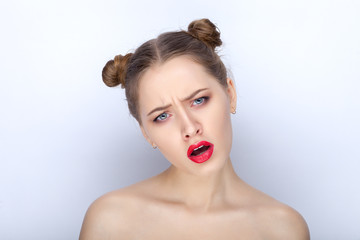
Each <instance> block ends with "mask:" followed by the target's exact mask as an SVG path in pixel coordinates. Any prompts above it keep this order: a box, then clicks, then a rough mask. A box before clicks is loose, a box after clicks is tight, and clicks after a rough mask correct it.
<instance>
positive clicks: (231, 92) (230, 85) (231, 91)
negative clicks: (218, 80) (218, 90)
mask: <svg viewBox="0 0 360 240" xmlns="http://www.w3.org/2000/svg"><path fill="white" fill-rule="evenodd" d="M226 82H227V93H228V96H229V99H230V112H232V113H233V112H236V99H237V98H236V89H235V84H234V81H233V80H232V79H231V78H227V80H226Z"/></svg>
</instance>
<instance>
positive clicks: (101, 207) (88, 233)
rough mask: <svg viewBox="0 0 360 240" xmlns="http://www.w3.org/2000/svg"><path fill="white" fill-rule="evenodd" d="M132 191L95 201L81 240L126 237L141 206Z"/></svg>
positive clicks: (84, 222) (127, 190) (82, 231)
mask: <svg viewBox="0 0 360 240" xmlns="http://www.w3.org/2000/svg"><path fill="white" fill-rule="evenodd" d="M131 189H132V188H125V189H120V190H116V191H113V192H110V193H107V194H105V195H103V196H101V197H100V198H98V199H97V200H95V201H94V202H93V203H92V204H91V205H90V207H89V208H88V210H87V212H86V215H85V218H84V221H83V225H82V228H81V232H80V240H83V239H86V240H92V239H118V236H120V235H121V236H122V237H126V236H127V234H129V233H128V232H127V231H128V230H129V229H131V227H130V226H129V225H131V223H132V222H134V221H132V219H131V218H132V216H137V215H138V214H137V211H139V209H138V206H139V205H140V204H139V203H138V201H139V200H140V198H139V197H137V195H136V194H135V193H134V191H132V190H131Z"/></svg>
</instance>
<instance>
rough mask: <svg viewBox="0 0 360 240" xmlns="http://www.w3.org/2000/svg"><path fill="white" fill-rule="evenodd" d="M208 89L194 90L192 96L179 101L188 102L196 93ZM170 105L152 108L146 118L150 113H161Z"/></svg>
mask: <svg viewBox="0 0 360 240" xmlns="http://www.w3.org/2000/svg"><path fill="white" fill-rule="evenodd" d="M207 89H208V88H201V89H198V90H196V91H195V92H193V93H192V94H190V95H189V96H187V97H186V98H184V99H182V100H181V101H182V102H184V101H187V100H190V99H192V98H193V97H195V96H196V95H197V94H198V93H200V92H202V91H205V90H207ZM170 106H171V104H167V105H165V106H161V107H157V108H154V109H153V110H151V111H150V112H149V113H148V114H147V116H150V115H151V114H152V113H154V112H158V111H163V110H165V109H167V108H168V107H170Z"/></svg>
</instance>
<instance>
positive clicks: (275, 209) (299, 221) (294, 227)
mask: <svg viewBox="0 0 360 240" xmlns="http://www.w3.org/2000/svg"><path fill="white" fill-rule="evenodd" d="M260 218H261V221H262V222H263V223H264V225H262V226H263V227H262V230H263V232H264V233H266V236H267V237H269V238H270V239H294V240H308V239H310V234H309V229H308V226H307V224H306V222H305V220H304V218H303V217H302V216H301V215H300V214H299V213H298V212H297V211H296V210H295V209H293V208H291V207H289V206H287V205H284V204H280V203H279V204H273V205H271V206H266V207H264V208H263V209H262V213H260Z"/></svg>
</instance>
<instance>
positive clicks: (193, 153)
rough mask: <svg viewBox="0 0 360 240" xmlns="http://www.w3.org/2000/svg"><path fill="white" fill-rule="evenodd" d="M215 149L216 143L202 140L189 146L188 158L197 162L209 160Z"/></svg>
mask: <svg viewBox="0 0 360 240" xmlns="http://www.w3.org/2000/svg"><path fill="white" fill-rule="evenodd" d="M213 150H214V144H212V143H209V142H207V141H201V142H198V143H197V144H193V145H191V146H190V147H189V149H188V152H187V155H188V158H189V159H190V160H191V161H193V162H195V163H203V162H206V161H207V160H209V158H210V157H211V155H212V153H213Z"/></svg>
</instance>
